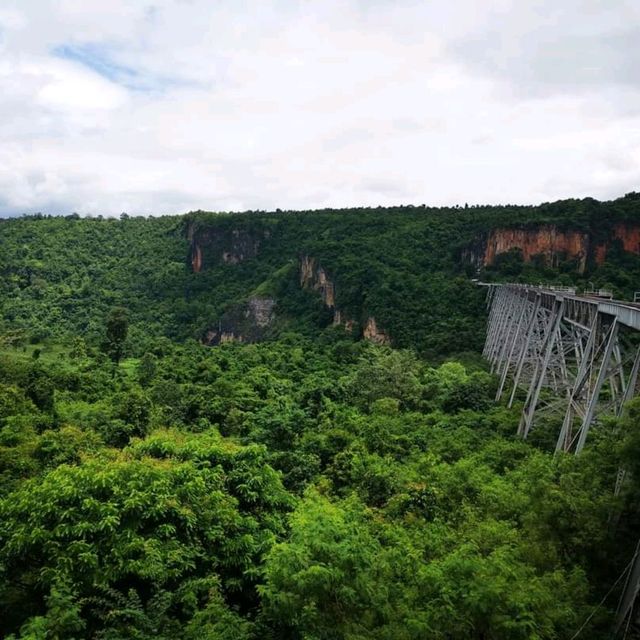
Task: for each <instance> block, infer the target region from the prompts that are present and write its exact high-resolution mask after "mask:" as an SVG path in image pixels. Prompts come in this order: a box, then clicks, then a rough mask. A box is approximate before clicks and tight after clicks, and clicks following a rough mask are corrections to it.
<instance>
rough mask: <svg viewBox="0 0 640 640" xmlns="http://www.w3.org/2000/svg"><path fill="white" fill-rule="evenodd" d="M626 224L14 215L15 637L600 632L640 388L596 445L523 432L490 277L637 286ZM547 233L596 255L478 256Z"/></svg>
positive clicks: (502, 636)
mask: <svg viewBox="0 0 640 640" xmlns="http://www.w3.org/2000/svg"><path fill="white" fill-rule="evenodd" d="M636 226H640V195H638V194H628V195H627V196H625V197H623V198H619V199H618V200H614V201H611V202H598V201H595V200H592V199H586V200H567V201H560V202H556V203H548V204H545V205H540V206H537V207H516V206H513V207H512V206H502V207H498V206H495V207H493V206H472V207H457V208H441V209H436V208H429V207H398V208H393V209H390V208H378V209H351V210H323V211H314V212H313V211H310V212H288V211H276V212H245V213H235V214H231V213H220V214H214V213H205V212H193V213H190V214H187V215H186V216H162V217H149V218H144V217H129V216H127V215H126V214H123V215H122V216H121V218H120V219H119V220H116V219H108V218H105V219H102V218H93V219H90V218H81V217H79V216H77V215H70V216H66V217H65V216H61V217H50V216H44V215H36V216H24V217H22V218H15V219H7V220H1V221H0V276H1V279H0V636H2V637H6V638H12V639H14V640H17V639H18V638H21V639H25V640H26V639H29V640H41V639H49V638H54V639H63V638H64V639H67V638H69V639H71V638H76V639H81V638H95V639H110V640H111V639H114V640H115V639H117V638H135V639H140V640H143V639H144V640H146V639H152V638H153V639H166V640H174V639H184V640H189V639H198V640H222V639H225V640H227V639H228V640H250V639H256V640H257V639H263V638H267V639H268V638H271V639H274V640H275V639H280V638H282V639H290V640H302V639H305V640H333V639H335V640H342V639H344V640H364V639H368V638H373V639H380V640H383V639H384V640H404V639H406V640H409V639H416V640H417V639H431V638H433V639H434V640H465V639H475V640H489V639H491V640H525V639H526V640H543V639H554V638H559V639H567V640H569V639H571V640H573V638H576V637H580V638H592V639H599V638H600V639H605V638H610V637H612V635H611V634H612V624H613V617H614V614H615V609H616V605H617V602H618V598H619V595H620V590H621V588H622V586H623V585H622V583H621V582H620V581H619V576H620V575H621V573H622V572H623V570H624V569H625V567H626V566H627V565H628V563H629V560H630V559H631V558H632V556H633V553H634V549H635V545H636V544H637V531H638V527H639V525H640V518H639V517H638V515H639V514H638V509H637V505H638V500H639V498H640V462H639V461H640V401H639V400H634V401H632V402H631V403H630V404H629V406H628V407H627V410H626V412H625V414H624V416H623V417H622V418H620V419H614V418H611V419H609V420H606V421H603V422H602V423H601V424H599V425H598V428H597V429H594V430H593V434H592V436H591V439H590V442H589V445H588V447H587V448H586V449H585V451H583V452H582V453H581V455H579V456H575V455H568V454H559V455H556V456H554V454H553V444H552V443H551V440H550V437H549V434H548V433H546V432H545V429H544V427H542V428H540V429H539V430H538V431H536V432H535V434H533V437H532V438H530V439H529V440H527V441H522V440H521V439H519V438H517V437H516V431H517V425H518V420H519V416H520V411H521V409H522V403H523V401H524V393H522V394H521V395H520V396H519V397H518V400H517V402H516V404H515V405H514V406H513V407H512V408H508V407H507V406H506V405H505V404H504V403H496V402H495V401H494V398H495V395H496V388H497V383H498V381H497V378H496V376H494V375H492V374H491V373H490V372H489V370H488V366H487V364H486V363H485V362H484V361H483V359H482V357H481V355H480V353H481V350H482V345H483V342H484V337H485V329H486V305H485V298H484V296H485V290H484V289H483V287H481V286H478V281H520V282H538V281H545V282H555V283H558V284H565V285H572V286H575V287H578V288H587V287H596V288H597V287H607V288H608V289H610V290H611V291H612V292H613V294H614V295H615V296H616V297H620V298H627V299H629V298H630V297H631V296H633V292H634V290H635V289H636V288H638V289H640V256H639V255H638V253H639V252H638V251H634V250H629V248H630V246H629V242H628V238H627V237H623V235H622V234H621V233H620V231H619V230H620V229H626V230H632V229H633V228H635V227H636ZM551 227H552V228H553V233H554V234H556V235H557V234H562V233H569V232H571V233H574V234H579V235H580V238H584V242H585V243H586V242H587V241H588V242H589V243H590V245H589V246H590V248H589V249H588V251H587V250H585V252H583V255H582V254H581V255H580V256H578V255H571V254H570V252H569V253H567V252H564V253H563V252H562V251H555V250H554V253H553V255H547V256H545V255H543V254H542V253H541V254H540V255H538V256H534V258H533V259H528V257H527V256H526V255H524V254H523V252H522V251H521V250H520V249H519V248H518V247H513V248H511V249H509V250H508V251H504V252H503V253H501V254H500V255H498V256H497V257H496V258H495V260H492V261H491V262H488V261H485V263H481V262H478V260H477V259H476V258H469V255H471V253H473V251H472V249H473V248H474V247H476V246H477V245H478V244H479V242H480V240H478V238H482V237H484V236H483V234H484V235H486V234H488V233H489V232H491V231H492V230H495V229H503V228H509V229H512V228H517V229H518V230H520V231H522V232H524V231H526V230H535V229H540V228H545V229H546V228H551ZM625 233H626V232H625ZM628 233H629V234H631V233H632V231H628ZM616 234H617V235H616ZM554 237H555V236H554ZM585 246H586V244H585ZM600 247H605V248H606V252H605V251H604V249H600ZM483 251H484V249H483ZM605 253H606V255H605ZM485 254H486V251H485ZM485 254H483V255H485ZM580 260H582V263H581V264H579V263H580ZM620 464H624V466H625V468H626V469H627V470H628V471H629V477H630V480H629V481H628V482H627V483H626V484H625V486H624V490H623V491H622V492H621V493H620V495H618V496H614V491H613V488H614V485H615V481H616V474H617V471H618V468H619V466H620ZM632 631H633V630H632ZM576 634H579V635H576Z"/></svg>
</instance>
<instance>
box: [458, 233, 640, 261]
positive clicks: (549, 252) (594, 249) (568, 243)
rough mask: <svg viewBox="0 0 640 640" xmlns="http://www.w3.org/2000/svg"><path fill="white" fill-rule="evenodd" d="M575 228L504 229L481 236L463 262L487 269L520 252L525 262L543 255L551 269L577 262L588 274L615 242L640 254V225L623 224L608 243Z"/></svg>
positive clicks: (610, 235) (468, 251)
mask: <svg viewBox="0 0 640 640" xmlns="http://www.w3.org/2000/svg"><path fill="white" fill-rule="evenodd" d="M599 235H600V237H599V238H598V239H597V240H596V239H595V237H594V234H592V233H588V232H585V231H579V230H575V229H574V230H572V229H567V230H564V229H559V228H558V227H557V226H556V225H552V224H544V225H540V226H537V227H527V228H522V227H512V228H508V227H501V228H497V229H492V230H490V231H489V232H487V233H484V234H481V235H479V236H478V237H476V238H475V240H474V241H473V242H472V243H471V244H470V245H469V246H468V247H466V248H465V249H464V250H463V251H462V256H461V257H462V261H463V262H466V263H471V264H473V265H474V266H476V267H478V268H480V267H487V266H490V265H492V264H493V263H494V262H495V259H496V257H497V256H498V255H500V254H502V253H506V252H508V251H510V250H512V249H520V251H521V252H522V257H523V259H524V261H525V262H530V261H531V260H532V259H533V258H534V256H541V257H542V259H543V260H544V262H545V264H546V265H547V266H551V267H556V266H558V264H559V263H560V262H561V261H563V260H576V262H577V270H578V272H579V273H584V271H585V269H586V268H587V265H588V264H589V263H590V262H593V263H594V264H598V265H599V264H602V263H603V262H604V260H605V259H606V256H607V251H608V250H609V249H610V248H611V246H612V243H613V242H615V241H620V242H621V243H622V246H623V248H624V250H625V251H629V252H631V253H635V254H640V225H636V224H625V223H619V224H616V225H614V227H613V230H612V231H611V232H610V233H609V234H608V236H609V237H608V238H607V239H606V240H604V241H603V240H602V238H601V234H599Z"/></svg>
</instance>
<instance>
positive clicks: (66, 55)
mask: <svg viewBox="0 0 640 640" xmlns="http://www.w3.org/2000/svg"><path fill="white" fill-rule="evenodd" d="M53 54H54V55H55V56H57V57H58V58H63V59H65V60H70V61H72V62H76V63H78V64H81V65H82V66H84V67H87V68H88V69H91V71H94V72H95V73H97V74H99V75H101V76H102V77H103V78H106V79H107V80H109V81H110V82H115V83H116V84H119V85H121V86H123V87H125V88H126V89H129V90H130V91H142V92H159V91H163V90H164V89H166V88H167V87H170V86H176V85H179V84H182V83H181V82H179V81H177V80H173V79H170V78H163V77H157V76H150V75H149V74H146V73H144V72H142V71H140V70H138V69H134V68H133V67H129V66H126V65H123V64H120V63H119V62H116V61H115V60H114V56H113V54H112V48H110V47H108V46H105V45H98V44H64V45H60V46H57V47H55V48H54V49H53Z"/></svg>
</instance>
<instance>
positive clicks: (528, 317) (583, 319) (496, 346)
mask: <svg viewBox="0 0 640 640" xmlns="http://www.w3.org/2000/svg"><path fill="white" fill-rule="evenodd" d="M486 286H488V287H489V290H488V293H487V301H488V305H489V324H488V329H487V340H486V343H485V347H484V352H483V355H484V356H485V357H486V358H487V359H488V360H489V362H491V370H492V372H494V373H496V374H497V375H498V376H499V379H500V382H499V386H498V393H497V396H496V400H500V399H501V398H502V397H503V396H504V394H505V393H508V398H509V399H508V403H509V406H512V405H513V402H514V399H515V397H516V393H517V390H518V389H521V390H522V391H523V392H525V391H526V400H525V403H524V407H523V410H522V415H521V417H520V425H519V427H518V433H519V435H521V436H522V437H523V438H526V437H527V436H528V435H529V433H530V431H531V429H532V428H534V427H535V424H536V421H537V420H538V419H539V418H540V416H543V415H545V414H547V415H555V416H557V417H558V423H560V419H561V425H562V426H561V427H560V429H559V433H558V440H557V444H556V451H574V452H575V453H576V454H577V453H580V451H581V450H582V449H583V447H584V445H585V442H586V440H587V435H588V434H589V430H590V428H591V427H592V425H593V424H594V423H596V422H597V421H598V419H600V418H601V417H602V416H604V415H607V414H609V415H615V416H619V415H620V414H621V412H622V409H623V406H624V404H625V403H626V402H627V401H628V400H630V399H631V398H632V397H634V396H635V395H637V391H638V390H637V386H638V369H639V368H640V346H639V345H640V305H635V304H631V303H624V302H615V301H610V300H602V299H598V298H595V297H589V296H577V295H575V291H574V290H571V289H568V288H545V287H534V286H528V285H511V284H505V285H486ZM624 477H625V472H624V471H623V470H622V469H621V470H620V471H619V472H618V478H617V483H616V489H615V491H616V493H617V492H618V491H619V490H620V487H621V485H622V483H623V482H624ZM638 594H640V542H638V547H637V549H636V553H635V555H634V557H633V558H632V561H631V562H630V564H629V572H628V574H627V577H626V583H625V585H624V588H623V593H622V597H621V599H620V603H619V606H618V611H617V616H616V629H615V630H616V633H620V632H621V630H622V629H623V628H626V627H625V625H626V626H628V625H629V622H630V621H631V620H632V619H633V618H634V617H635V616H636V613H635V612H636V611H637V605H636V602H637V599H638ZM625 635H626V634H625Z"/></svg>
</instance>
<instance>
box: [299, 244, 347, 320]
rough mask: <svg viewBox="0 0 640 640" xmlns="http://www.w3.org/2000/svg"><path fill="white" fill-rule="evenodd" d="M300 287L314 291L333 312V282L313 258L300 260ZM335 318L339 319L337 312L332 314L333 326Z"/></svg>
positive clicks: (305, 257) (334, 300) (334, 297)
mask: <svg viewBox="0 0 640 640" xmlns="http://www.w3.org/2000/svg"><path fill="white" fill-rule="evenodd" d="M300 286H301V287H303V288H304V289H315V290H316V291H318V292H319V293H320V295H321V296H322V301H323V302H324V304H325V305H326V306H327V307H329V308H330V309H334V310H335V306H336V295H335V286H334V284H333V281H332V280H331V279H330V278H329V276H328V275H327V272H326V271H325V270H324V269H323V268H322V267H321V266H320V265H319V264H317V262H316V259H315V258H311V257H309V256H302V257H301V258H300ZM336 317H337V318H341V314H340V312H339V311H335V313H334V324H340V321H338V322H336Z"/></svg>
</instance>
